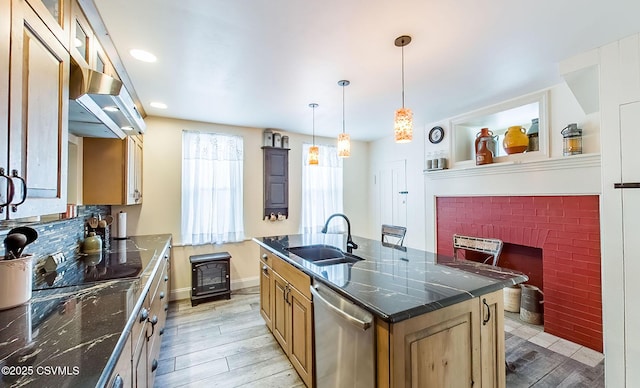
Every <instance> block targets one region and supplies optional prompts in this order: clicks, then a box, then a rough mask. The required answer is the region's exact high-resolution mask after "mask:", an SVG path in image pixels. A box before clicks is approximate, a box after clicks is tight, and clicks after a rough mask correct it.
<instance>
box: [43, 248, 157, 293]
mask: <svg viewBox="0 0 640 388" xmlns="http://www.w3.org/2000/svg"><path fill="white" fill-rule="evenodd" d="M127 245H128V244H127ZM128 248H129V247H125V246H123V247H122V249H115V250H109V251H102V252H100V253H94V254H84V253H79V254H77V256H75V257H70V258H68V259H67V260H66V261H65V262H63V263H60V264H58V268H57V269H56V270H55V271H52V272H45V271H44V270H43V269H36V274H34V282H33V287H32V288H33V290H42V289H48V288H58V287H67V286H78V285H84V284H89V283H94V282H100V281H107V280H116V279H128V278H135V277H138V276H139V275H140V273H141V272H142V270H143V269H144V268H145V267H146V265H147V264H148V263H143V259H142V255H141V254H140V251H139V250H136V249H128Z"/></svg>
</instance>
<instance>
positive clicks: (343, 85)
mask: <svg viewBox="0 0 640 388" xmlns="http://www.w3.org/2000/svg"><path fill="white" fill-rule="evenodd" d="M345 86H346V85H345V84H342V133H344V87H345Z"/></svg>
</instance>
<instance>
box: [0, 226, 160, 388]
mask: <svg viewBox="0 0 640 388" xmlns="http://www.w3.org/2000/svg"><path fill="white" fill-rule="evenodd" d="M170 243H171V236H170V235H153V236H138V237H130V238H128V239H127V240H126V241H123V240H121V241H119V242H118V241H112V244H111V247H112V252H111V253H112V255H111V257H112V258H117V259H115V260H116V261H117V263H115V262H114V263H111V264H112V265H108V263H106V261H108V260H109V259H108V257H109V255H108V253H109V252H105V257H104V258H103V259H102V260H101V262H100V263H99V264H96V263H95V262H91V263H90V264H92V265H87V263H85V262H83V260H84V259H85V257H84V256H83V255H82V254H79V255H78V256H77V257H73V258H69V259H68V260H67V261H66V262H64V263H62V264H61V265H60V266H59V268H58V274H57V276H54V278H55V279H50V283H51V287H50V288H47V287H46V286H45V285H44V284H45V283H46V281H45V280H44V279H40V278H39V275H35V280H34V287H36V288H37V289H35V290H34V291H33V295H32V298H31V300H30V301H29V302H28V303H26V304H24V305H22V306H18V307H15V308H12V309H9V310H4V311H0V366H1V367H2V375H1V376H0V378H1V380H0V381H1V383H0V386H20V387H45V386H47V387H94V386H100V387H102V386H111V384H112V383H114V381H116V376H118V375H120V378H121V379H122V380H121V381H122V382H123V383H124V384H125V386H131V381H132V380H133V379H135V378H138V381H147V380H148V376H152V373H153V372H150V367H151V362H152V360H149V363H148V365H147V353H149V354H152V353H153V352H157V351H158V350H159V344H160V339H159V338H157V337H158V336H159V335H158V333H159V332H160V329H161V326H163V325H164V318H163V315H166V310H165V311H162V307H161V306H160V307H159V308H158V307H156V308H155V310H158V311H155V310H154V311H151V312H150V313H149V319H151V317H152V314H157V316H158V317H159V318H158V321H157V323H156V324H157V325H158V327H157V328H156V330H155V333H156V335H155V336H154V335H153V334H151V335H148V336H146V334H147V333H145V331H146V329H149V333H150V332H152V330H151V326H152V325H151V324H150V323H147V321H146V320H145V321H143V322H141V321H140V320H139V319H138V317H139V315H140V313H141V311H142V310H144V309H149V307H150V306H152V304H153V305H154V306H155V304H157V303H153V302H154V300H155V299H157V298H155V299H154V300H152V296H154V294H153V293H154V292H155V291H156V290H159V289H165V288H166V287H167V286H168V284H163V283H168V277H166V276H167V275H166V274H165V273H166V271H167V269H168V267H167V262H168V254H169V250H170ZM127 259H129V260H128V261H129V263H135V264H134V265H133V266H135V267H138V268H139V272H138V273H136V274H135V275H131V277H128V278H120V279H109V280H103V281H100V275H99V274H105V273H106V274H108V273H111V274H112V275H113V271H112V270H111V269H110V268H118V269H122V268H125V267H126V265H125V263H127ZM93 271H95V272H96V273H95V274H94V273H93ZM161 278H164V280H165V281H162V279H161ZM79 279H84V280H79ZM94 279H95V280H97V281H92V280H94ZM158 286H160V287H158ZM165 294H166V291H165ZM164 301H165V303H168V298H167V299H165V300H164ZM145 325H146V326H145ZM142 336H145V337H144V338H142V342H141V343H142V344H143V345H144V348H143V349H138V351H137V353H136V349H134V348H133V347H134V346H135V345H136V341H137V340H138V339H139V338H138V337H142ZM134 337H135V338H134ZM147 337H148V338H147ZM132 351H133V353H132ZM134 356H137V359H136V358H135V357H134ZM143 356H144V357H143ZM132 359H133V360H134V361H136V363H135V364H136V365H134V366H137V365H142V364H141V363H140V362H138V361H139V360H144V362H143V366H144V371H142V370H140V371H134V370H132ZM142 372H143V373H144V376H142ZM137 373H140V376H137ZM142 385H145V384H142ZM116 386H117V385H116Z"/></svg>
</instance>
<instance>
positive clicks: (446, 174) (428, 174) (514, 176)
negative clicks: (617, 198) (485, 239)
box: [424, 154, 602, 250]
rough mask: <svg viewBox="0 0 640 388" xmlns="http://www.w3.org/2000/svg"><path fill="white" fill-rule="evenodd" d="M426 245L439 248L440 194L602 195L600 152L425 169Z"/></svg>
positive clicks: (447, 195)
mask: <svg viewBox="0 0 640 388" xmlns="http://www.w3.org/2000/svg"><path fill="white" fill-rule="evenodd" d="M424 178H425V179H424V185H425V216H426V226H427V228H426V239H425V243H426V249H427V250H434V249H436V241H437V236H436V233H435V230H436V198H437V197H445V196H446V197H456V196H539V195H600V193H601V192H602V179H601V168H600V154H583V155H573V156H568V157H558V158H548V159H540V160H527V161H519V162H518V161H515V162H514V161H509V162H503V163H496V164H492V165H486V166H469V167H462V168H455V169H450V170H439V171H425V172H424Z"/></svg>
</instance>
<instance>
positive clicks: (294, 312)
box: [260, 248, 314, 387]
mask: <svg viewBox="0 0 640 388" xmlns="http://www.w3.org/2000/svg"><path fill="white" fill-rule="evenodd" d="M260 254H261V260H260V270H261V275H260V313H261V315H262V317H263V318H264V319H265V322H266V323H267V327H268V328H269V330H271V332H272V333H273V336H274V337H275V339H276V340H277V341H278V343H279V344H280V346H281V347H282V349H283V350H284V352H285V353H286V355H287V357H289V360H290V361H291V364H292V365H293V367H294V368H295V370H296V371H297V372H298V374H299V375H300V378H301V379H302V381H304V383H305V384H306V385H307V387H313V386H314V382H313V332H312V329H313V304H312V302H311V291H310V290H309V288H310V287H311V278H310V277H309V276H308V275H306V274H304V273H303V272H302V271H300V270H298V269H296V268H295V267H293V266H292V265H291V264H289V263H286V262H285V261H284V260H282V259H281V258H279V257H277V256H275V255H274V254H272V253H270V252H268V251H267V250H265V249H264V248H261V250H260Z"/></svg>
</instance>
